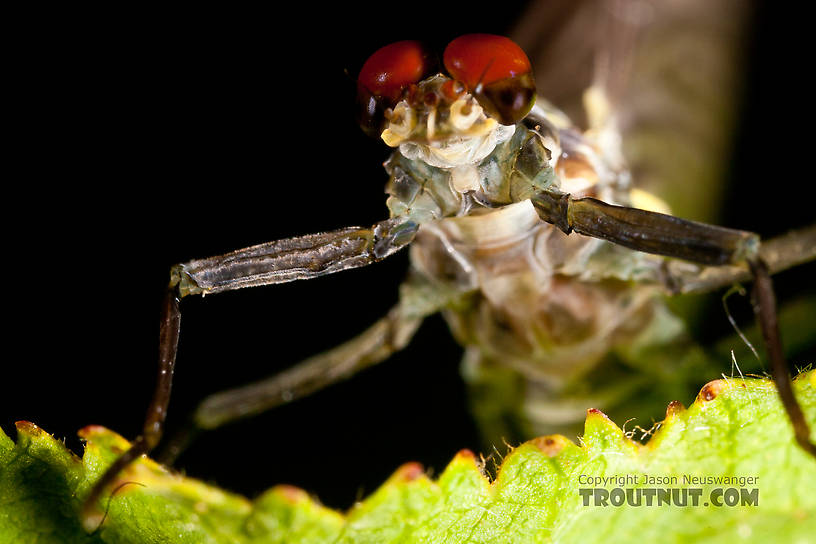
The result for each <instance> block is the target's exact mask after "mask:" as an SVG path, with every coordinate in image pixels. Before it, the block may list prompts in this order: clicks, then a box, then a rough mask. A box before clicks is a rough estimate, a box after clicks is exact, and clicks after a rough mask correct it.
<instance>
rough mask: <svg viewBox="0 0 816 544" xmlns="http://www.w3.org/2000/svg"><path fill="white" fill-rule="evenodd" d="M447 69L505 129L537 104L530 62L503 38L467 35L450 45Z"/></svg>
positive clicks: (445, 57)
mask: <svg viewBox="0 0 816 544" xmlns="http://www.w3.org/2000/svg"><path fill="white" fill-rule="evenodd" d="M443 61H444V63H445V69H446V70H447V71H448V74H450V76H451V77H453V78H454V79H456V80H457V81H461V82H462V83H463V84H464V85H465V86H466V87H467V88H468V90H469V91H470V92H471V93H473V95H474V96H475V97H476V100H478V101H479V104H480V105H481V106H482V107H483V108H484V109H485V111H487V112H488V113H489V114H490V115H492V116H493V117H495V118H496V119H497V120H498V121H499V122H500V123H502V124H503V125H512V124H514V123H517V122H519V121H521V120H522V119H523V118H524V116H525V115H527V113H529V111H530V108H532V107H533V103H534V102H535V82H534V80H533V72H532V68H531V67H530V60H529V59H528V58H527V55H525V54H524V51H522V50H521V47H519V46H518V45H516V43H515V42H513V41H512V40H510V39H509V38H505V37H504V36H495V35H493V34H465V35H464V36H460V37H458V38H456V39H455V40H453V41H452V42H450V43H449V44H448V47H447V48H445V54H444V56H443Z"/></svg>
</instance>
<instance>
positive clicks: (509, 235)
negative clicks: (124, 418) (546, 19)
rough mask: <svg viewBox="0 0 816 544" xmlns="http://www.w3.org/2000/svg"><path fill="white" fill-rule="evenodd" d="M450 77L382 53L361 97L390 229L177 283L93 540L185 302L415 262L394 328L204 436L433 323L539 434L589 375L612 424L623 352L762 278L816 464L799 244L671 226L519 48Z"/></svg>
mask: <svg viewBox="0 0 816 544" xmlns="http://www.w3.org/2000/svg"><path fill="white" fill-rule="evenodd" d="M441 59H442V62H441V64H437V62H436V61H435V55H434V52H432V51H429V50H428V49H427V48H426V47H425V46H424V45H423V44H421V43H419V42H416V41H400V42H396V43H393V44H391V45H388V46H385V47H383V48H381V49H380V50H378V51H377V52H375V53H374V54H373V55H372V56H371V57H370V58H369V60H368V61H367V62H366V63H365V64H364V66H363V68H362V70H361V72H360V75H359V77H358V83H359V106H360V116H359V119H360V124H361V126H362V127H363V129H364V130H365V131H366V132H368V133H371V134H374V135H376V136H378V137H380V138H381V139H382V140H384V141H385V143H386V144H387V145H388V146H390V147H392V148H394V150H395V151H394V153H393V155H392V156H391V158H390V159H389V160H388V161H387V162H386V165H385V167H386V170H387V171H388V173H389V175H390V179H389V181H388V186H387V188H388V194H389V197H388V200H387V206H388V209H389V212H390V217H389V218H388V219H385V220H382V221H380V222H378V223H376V224H374V225H372V226H371V227H349V228H344V229H340V230H335V231H331V232H325V233H319V234H311V235H305V236H299V237H295V238H288V239H283V240H279V241H275V242H270V243H265V244H260V245H257V246H253V247H250V248H246V249H242V250H238V251H235V252H232V253H228V254H226V255H221V256H217V257H211V258H205V259H197V260H193V261H189V262H186V263H182V264H179V265H176V266H174V267H173V269H172V271H171V280H170V285H169V288H168V290H167V294H166V296H165V299H164V303H163V313H162V317H161V333H160V342H159V345H160V355H159V376H158V384H157V387H156V390H155V393H154V397H153V400H152V401H151V404H150V409H149V413H148V416H147V420H146V421H145V424H144V430H143V432H142V434H141V436H139V437H138V438H137V439H136V440H135V441H134V443H133V446H132V447H131V449H130V450H128V451H127V452H125V453H124V454H123V455H122V456H121V457H120V458H119V459H118V460H117V461H116V462H115V463H114V464H113V465H112V466H111V467H110V468H109V469H108V471H107V472H106V473H105V475H104V476H103V477H102V478H101V479H100V480H99V482H97V484H96V485H95V487H94V489H93V491H92V492H91V494H90V495H89V497H88V499H87V502H86V506H85V512H84V514H85V521H86V524H87V525H89V526H92V527H93V526H95V525H96V522H98V520H99V518H98V516H97V514H96V512H95V508H96V507H97V502H98V500H99V498H100V497H101V495H102V494H103V492H105V491H106V490H107V488H108V486H109V484H111V483H112V482H113V481H114V479H115V478H116V476H117V474H118V473H119V472H120V471H121V470H122V469H123V468H124V467H126V466H127V465H128V464H129V463H131V462H132V461H133V460H134V459H136V458H137V457H138V456H140V455H142V454H144V453H146V452H149V451H151V450H152V449H153V448H154V447H155V446H156V444H157V443H158V441H159V439H160V438H161V435H162V430H163V425H164V420H165V416H166V411H167V405H168V402H169V396H170V386H171V380H172V375H173V368H174V364H175V360H176V348H177V342H178V338H179V330H180V316H181V314H180V300H181V299H182V298H184V297H187V296H191V295H205V294H206V295H211V294H217V293H222V292H226V291H231V290H235V289H240V288H246V287H255V286H262V285H272V284H278V283H283V282H290V281H296V280H301V279H310V278H315V277H320V276H324V275H327V274H332V273H335V272H340V271H343V270H349V269H353V268H358V267H361V266H365V265H369V264H373V263H375V262H378V261H381V260H383V259H386V258H387V257H389V256H390V255H392V254H394V253H396V252H397V251H399V250H401V249H403V248H406V247H408V246H410V252H411V263H412V264H411V270H410V272H409V275H408V279H407V280H406V281H405V282H404V283H403V285H402V287H401V289H400V300H399V303H398V304H397V306H396V307H395V308H393V309H392V310H391V311H390V312H389V313H388V314H387V315H386V316H385V317H383V318H382V319H381V320H379V321H378V322H377V323H375V324H374V325H373V326H371V327H370V328H369V329H367V330H366V331H365V332H363V333H362V334H361V335H360V336H358V337H356V338H354V339H352V340H350V341H349V342H347V343H345V344H343V345H342V346H340V347H338V348H337V349H334V350H330V351H328V352H326V353H324V354H322V355H319V356H317V357H314V358H312V359H310V360H309V361H307V362H305V363H303V364H301V365H298V366H296V367H293V368H292V369H290V370H288V371H285V372H284V373H282V374H280V375H278V376H275V377H273V378H272V379H270V380H268V381H265V382H260V383H258V384H254V385H250V386H247V387H243V388H239V389H235V390H231V391H226V392H224V393H220V394H216V395H213V396H211V397H209V398H208V399H206V400H205V401H204V402H203V403H202V405H201V407H200V408H199V409H198V410H197V412H196V415H195V421H196V424H197V426H199V427H200V428H214V427H218V426H220V425H223V424H225V423H227V422H229V421H232V420H235V419H238V418H242V417H246V416H248V415H251V414H254V413H258V412H260V411H263V410H266V409H269V408H271V407H273V406H276V405H278V404H281V403H283V402H288V401H290V400H292V399H294V398H297V397H300V396H303V395H306V394H309V393H311V392H313V391H315V390H317V389H320V388H322V387H325V386H327V385H329V384H331V383H334V382H336V381H338V380H341V379H343V378H346V377H348V376H350V375H352V374H354V373H355V372H356V371H358V370H360V369H362V368H364V367H366V366H369V365H372V364H374V363H376V362H379V361H382V360H384V359H385V358H387V357H388V356H389V355H390V354H392V353H394V352H395V351H397V350H399V349H401V348H403V347H405V346H406V345H407V344H408V342H409V341H410V340H411V337H412V336H413V334H414V332H415V331H416V330H417V328H418V327H419V325H420V323H421V322H422V320H423V319H424V318H425V317H427V316H429V315H431V314H434V313H437V312H442V313H443V315H444V316H445V318H446V319H447V321H448V323H449V324H450V327H451V329H452V331H453V332H454V335H455V336H456V338H457V340H459V342H460V343H461V344H463V345H464V346H465V348H466V355H465V365H466V371H468V370H470V371H472V372H473V374H474V375H481V376H489V375H490V373H491V372H492V371H493V370H495V369H496V368H498V369H499V370H501V368H503V367H505V366H506V367H507V368H510V369H513V370H515V371H518V372H521V373H524V374H525V375H526V376H528V377H531V378H533V384H534V385H533V387H534V388H537V389H538V391H537V396H538V398H540V399H542V403H543V404H541V405H539V406H538V407H537V408H535V409H534V410H532V411H531V412H530V416H531V422H532V424H533V426H536V425H539V426H540V427H547V428H550V429H552V428H554V427H557V426H559V425H563V424H571V423H574V421H575V420H576V419H577V418H578V417H580V414H581V413H582V412H583V410H584V409H585V408H586V407H587V406H586V403H585V402H583V401H582V400H581V399H580V398H579V397H576V396H575V394H574V393H575V391H570V390H569V388H570V387H573V386H574V385H575V384H576V383H581V382H582V379H583V378H587V379H588V377H589V376H590V374H591V375H592V376H593V379H594V380H596V381H597V382H598V383H595V384H593V386H595V388H594V389H593V391H592V398H593V401H597V402H600V403H601V404H600V406H599V407H601V408H604V407H605V406H611V405H614V404H615V403H616V402H620V401H621V400H622V399H621V397H625V393H624V394H621V392H620V388H617V387H615V386H614V383H613V382H612V380H613V379H614V378H615V374H616V373H617V372H619V371H620V369H619V368H604V369H601V370H600V371H599V368H598V365H599V364H600V363H601V361H602V360H603V359H604V356H605V355H606V354H607V353H608V352H609V351H610V350H612V349H617V350H619V352H620V353H621V357H622V359H623V360H626V358H627V357H628V356H631V357H635V356H636V355H642V352H644V351H647V352H648V351H649V350H651V349H652V348H653V347H654V346H655V345H657V344H656V342H655V339H654V338H653V335H652V334H651V333H652V332H654V331H655V330H660V331H662V334H661V336H662V338H660V340H661V343H660V345H662V346H665V345H666V344H671V342H673V341H675V339H676V337H678V336H679V331H677V330H676V329H675V328H673V323H674V320H673V318H672V316H671V315H670V314H669V313H668V312H667V310H666V309H665V307H664V306H663V305H662V304H661V302H660V298H659V296H658V295H659V294H664V293H666V292H669V293H672V292H694V291H705V290H710V289H715V288H718V287H721V286H724V285H728V284H730V283H732V282H734V281H737V280H741V279H745V278H747V277H749V276H750V277H752V278H753V280H754V282H755V291H756V298H757V314H758V317H759V321H760V325H761V328H762V330H763V333H764V335H765V338H766V342H767V346H768V350H769V353H770V357H769V358H770V360H771V362H772V366H773V373H774V377H775V380H776V383H777V386H778V388H779V391H780V395H781V396H782V399H783V402H784V404H785V407H786V409H787V410H788V413H789V416H790V419H791V421H792V423H793V427H794V433H795V436H796V439H797V441H798V443H799V444H800V445H801V446H802V447H803V448H804V449H806V450H808V451H810V452H811V453H816V451H815V450H814V446H813V444H812V443H811V442H810V440H809V429H808V427H807V424H806V422H805V420H804V417H803V415H802V413H801V410H799V407H798V404H797V403H796V400H795V398H794V397H793V395H792V393H791V389H790V386H789V378H788V370H787V367H786V365H785V362H784V360H783V357H782V353H781V345H780V341H779V338H778V332H777V326H776V322H775V320H776V317H775V302H774V295H773V290H772V287H771V283H770V276H769V274H770V273H771V272H774V271H776V270H779V269H781V268H784V267H786V266H791V265H793V264H796V263H797V262H799V261H800V260H802V259H803V258H804V256H803V255H802V254H801V253H800V252H797V251H793V252H791V251H788V252H785V251H779V249H780V248H782V249H784V248H787V247H789V246H788V245H785V244H779V243H777V244H760V243H759V239H758V236H757V235H755V234H753V233H750V232H745V231H739V230H733V229H727V228H722V227H716V226H711V225H706V224H701V223H696V222H691V221H686V220H683V219H679V218H676V217H673V216H671V215H668V214H666V213H662V211H663V208H662V205H661V203H660V202H659V201H658V200H656V199H654V198H650V196H649V195H648V194H644V193H642V192H638V191H636V190H634V189H632V187H631V185H630V180H629V175H628V172H627V170H626V167H625V164H624V162H623V160H622V158H621V155H620V152H619V149H618V148H617V147H616V143H615V140H614V132H613V131H611V130H610V129H611V128H613V127H610V126H608V125H605V124H604V121H606V120H607V119H608V117H607V116H605V115H604V110H605V103H604V98H603V96H594V97H593V96H591V95H590V100H589V103H590V106H591V107H590V110H591V113H592V115H594V116H595V118H596V119H595V121H594V130H591V131H589V132H586V133H582V132H580V131H577V130H576V129H575V128H574V127H573V125H572V123H571V122H570V121H569V119H568V118H567V117H566V116H565V115H563V114H562V113H561V112H560V111H558V110H557V109H555V108H554V107H552V106H550V105H549V103H547V102H546V101H545V100H544V99H537V95H536V89H535V83H534V79H533V76H532V68H531V65H530V62H529V60H528V59H527V57H526V55H525V54H524V52H523V51H522V50H521V48H520V47H519V46H518V45H516V44H515V43H513V42H512V41H510V40H509V39H507V38H504V37H500V36H495V35H487V34H470V35H464V36H460V37H458V38H456V39H454V40H452V41H451V42H450V43H449V44H448V46H447V47H446V48H445V49H444V51H443V52H442V55H441ZM664 257H673V258H676V259H678V260H667V259H665V258H664ZM689 263H696V264H689ZM723 267H725V268H723ZM722 270H725V272H724V273H723V272H721V271H722ZM634 286H636V287H637V288H636V289H635V288H634ZM666 331H668V332H666ZM635 351H639V352H640V353H635ZM661 364H662V363H661ZM663 370H665V369H664V368H662V367H661V368H660V369H657V371H663ZM604 386H606V387H604ZM576 399H577V400H576ZM562 401H568V402H569V403H570V404H575V405H580V406H581V407H580V409H577V410H576V409H574V407H572V406H571V405H569V404H567V402H562ZM536 418H538V419H536ZM548 418H549V419H548Z"/></svg>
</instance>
